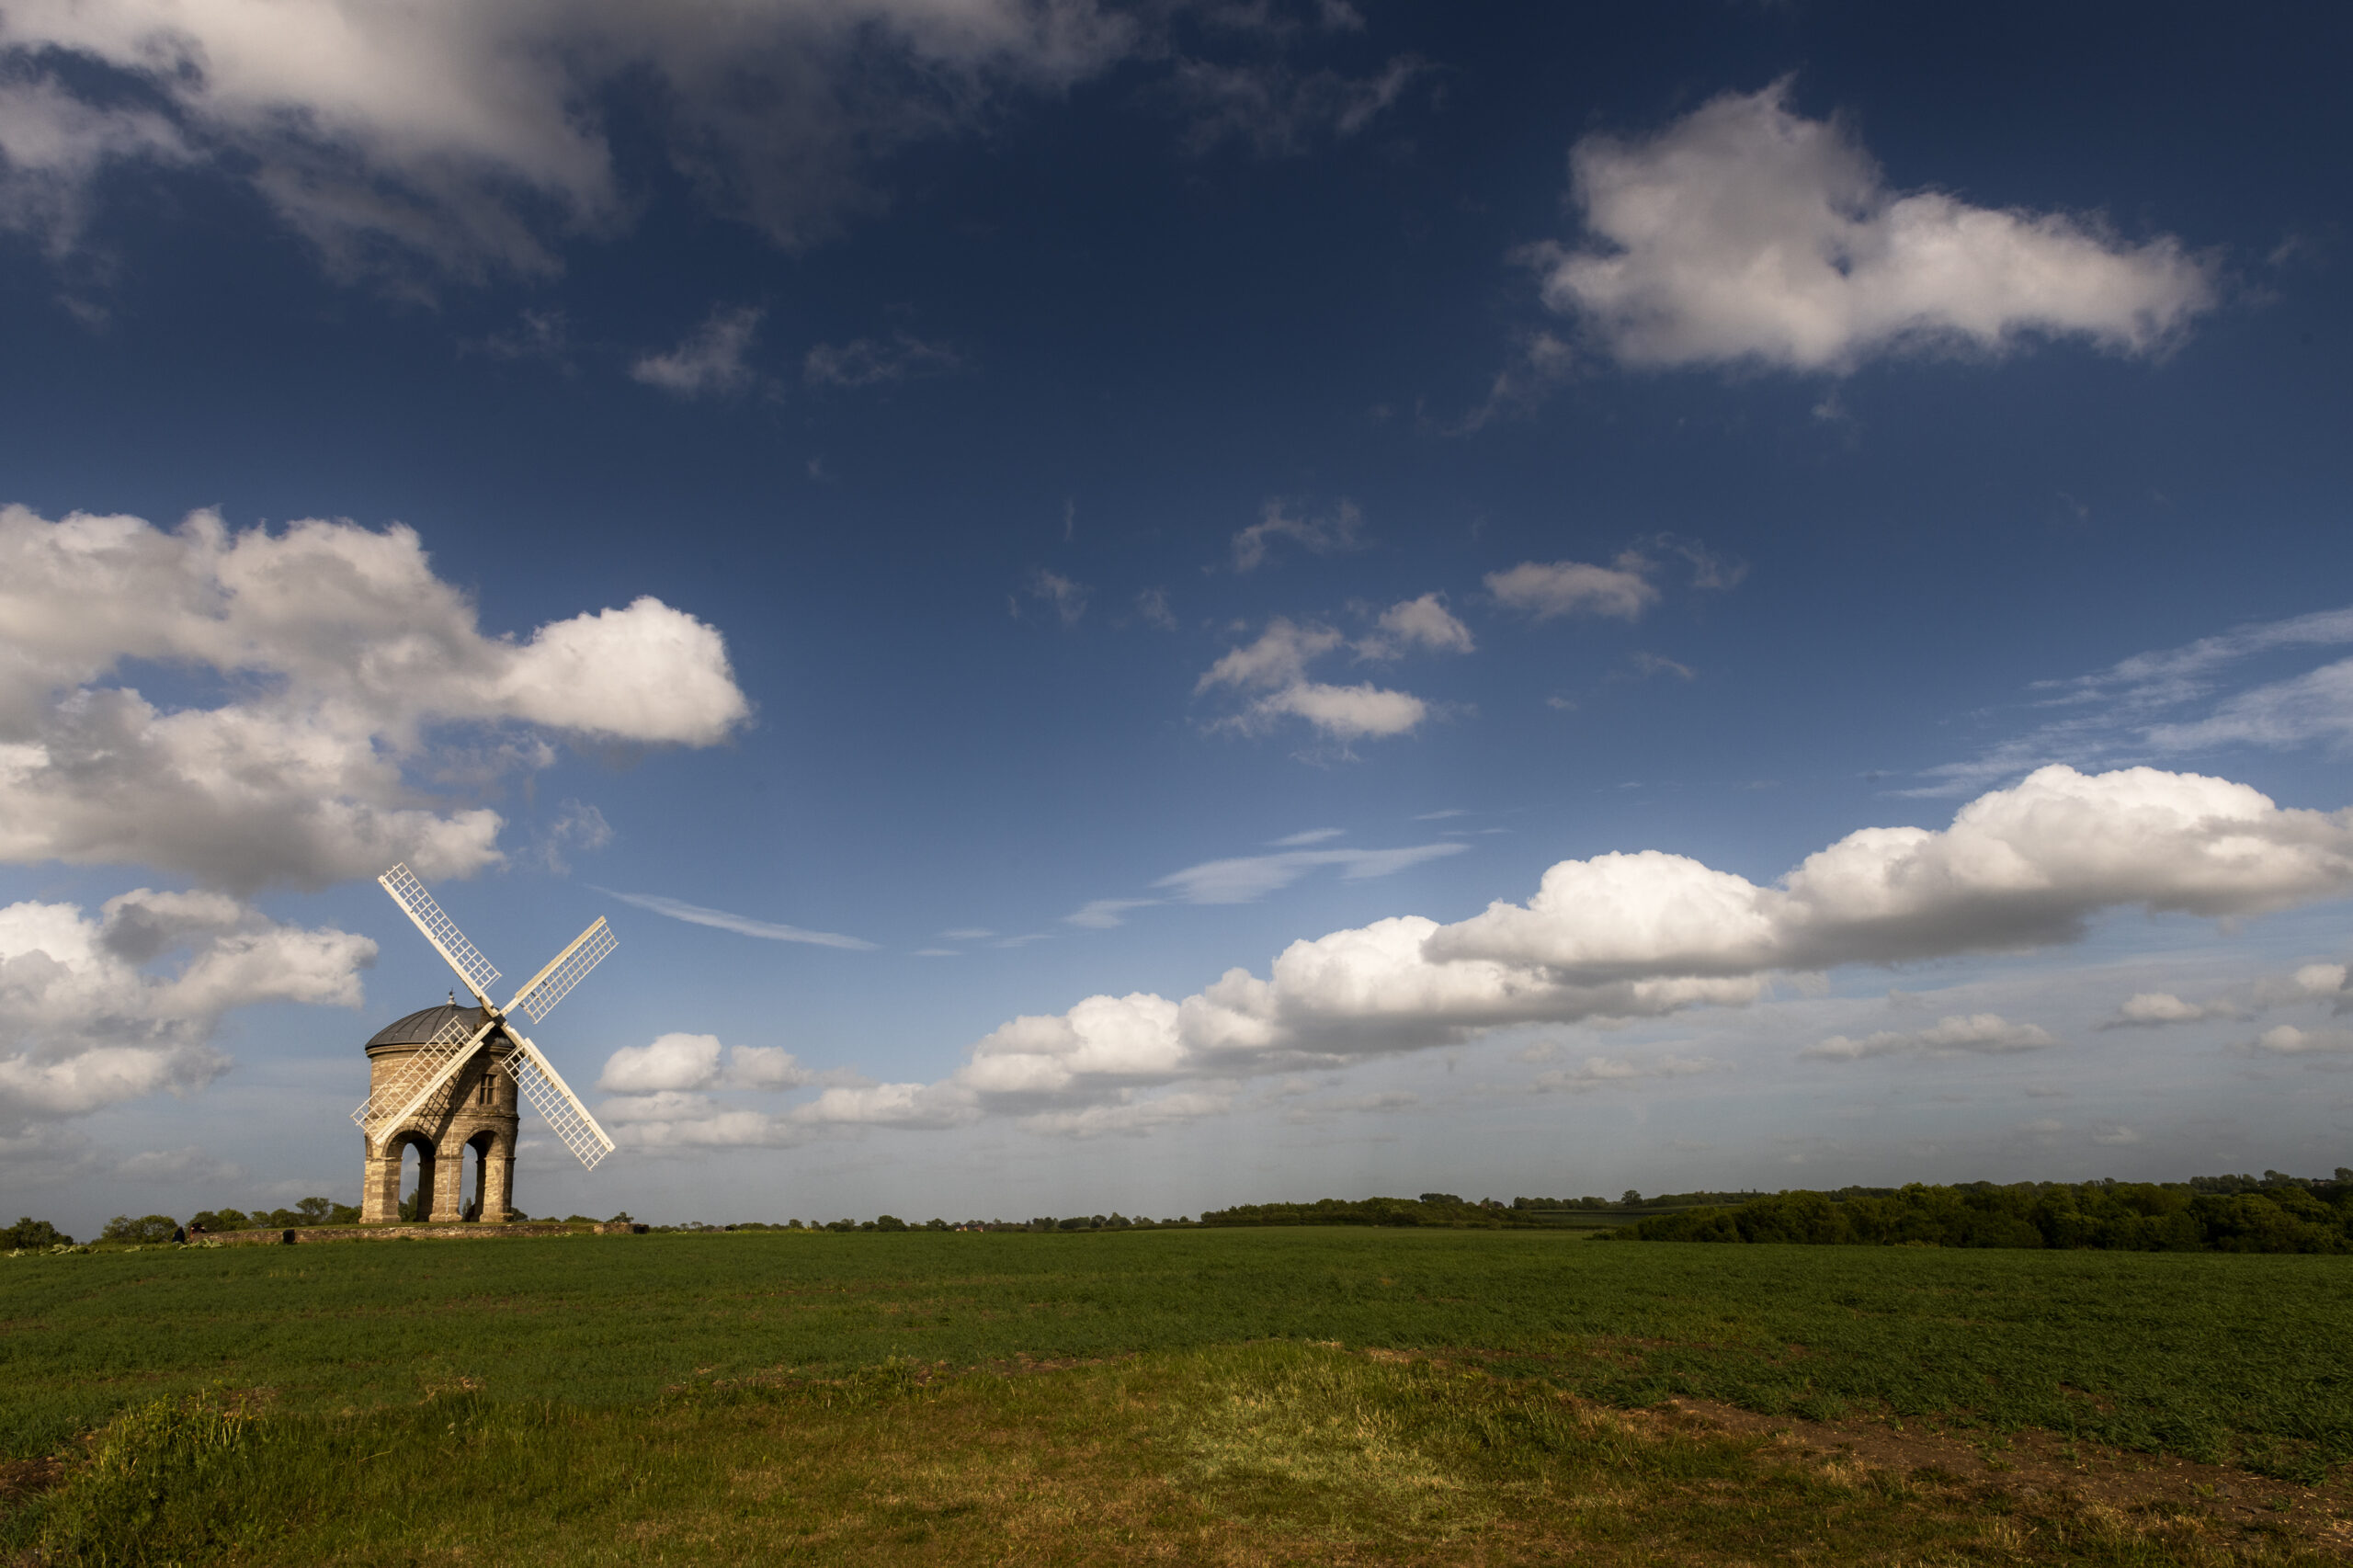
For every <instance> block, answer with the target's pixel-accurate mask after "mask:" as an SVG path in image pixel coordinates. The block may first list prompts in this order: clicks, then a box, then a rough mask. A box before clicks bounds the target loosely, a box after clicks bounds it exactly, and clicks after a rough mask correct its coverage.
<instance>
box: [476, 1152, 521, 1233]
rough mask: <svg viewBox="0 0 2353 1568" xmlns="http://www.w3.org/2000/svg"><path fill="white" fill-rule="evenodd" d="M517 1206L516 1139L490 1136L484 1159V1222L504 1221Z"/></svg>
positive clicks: (501, 1222)
mask: <svg viewBox="0 0 2353 1568" xmlns="http://www.w3.org/2000/svg"><path fill="white" fill-rule="evenodd" d="M514 1210H515V1140H514V1139H513V1138H512V1137H511V1136H506V1137H498V1138H494V1139H492V1140H491V1143H490V1150H489V1152H488V1153H486V1154H484V1155H483V1162H482V1217H483V1222H484V1223H485V1224H492V1225H503V1224H505V1223H506V1217H507V1215H509V1214H511V1213H512V1212H514Z"/></svg>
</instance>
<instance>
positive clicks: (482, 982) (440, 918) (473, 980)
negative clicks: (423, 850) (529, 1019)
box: [376, 861, 498, 1013]
mask: <svg viewBox="0 0 2353 1568" xmlns="http://www.w3.org/2000/svg"><path fill="white" fill-rule="evenodd" d="M376 885H377V886H379V887H381V888H382V889H383V890H384V892H387V893H389V894H390V895H392V902H393V903H397V904H399V905H400V906H401V912H402V913H403V914H404V915H407V916H408V917H409V919H411V920H412V921H414V922H415V924H416V928H417V929H418V930H419V931H422V932H424V933H425V939H426V941H428V942H430V943H432V944H433V950H434V951H435V952H437V953H439V954H440V955H441V957H442V958H443V959H444V960H447V961H448V963H449V967H450V968H451V969H453V970H456V971H458V978H459V979H460V980H462V981H464V982H465V983H466V989H467V990H469V991H471V992H472V993H473V994H474V1000H475V1001H477V1002H480V1003H481V1004H482V1005H483V1006H484V1007H485V1008H487V1009H489V1010H490V1011H491V1012H492V1013H496V1012H497V1011H498V1008H497V1006H496V1005H495V1004H494V1003H493V1002H492V1001H491V999H490V988H491V986H492V985H493V984H494V983H496V981H497V979H498V966H497V965H496V964H494V963H492V962H491V961H490V960H488V959H486V958H484V957H483V953H482V949H480V948H477V947H475V946H474V945H473V944H472V942H469V941H467V940H466V934H465V933H464V932H463V931H460V930H459V929H458V923H457V922H456V921H454V920H452V919H450V918H449V916H448V915H445V914H443V913H442V912H441V906H440V905H439V904H438V903H434V902H433V895H432V894H431V893H429V892H426V891H425V884H424V883H423V882H421V881H417V880H416V873H415V871H412V870H410V869H408V865H407V863H406V862H405V861H404V862H403V863H402V864H400V865H397V866H394V867H393V868H392V869H391V870H389V871H386V872H385V873H384V874H383V875H382V876H381V877H378V878H377V879H376Z"/></svg>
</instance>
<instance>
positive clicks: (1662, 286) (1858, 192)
mask: <svg viewBox="0 0 2353 1568" xmlns="http://www.w3.org/2000/svg"><path fill="white" fill-rule="evenodd" d="M1570 165H1571V172H1572V176H1573V180H1574V192H1575V197H1576V201H1577V204H1578V206H1579V208H1580V209H1581V210H1582V211H1583V213H1584V216H1585V222H1586V228H1587V229H1588V230H1589V231H1590V233H1591V236H1592V243H1591V244H1586V245H1584V246H1581V247H1574V248H1572V247H1569V246H1564V245H1561V244H1551V243H1547V244H1540V245H1536V246H1531V247H1529V249H1527V250H1526V251H1524V252H1523V253H1522V258H1523V259H1524V260H1526V261H1527V262H1528V263H1529V265H1531V266H1533V267H1535V268H1536V269H1537V271H1538V273H1539V275H1540V278H1541V284H1542V294H1543V299H1544V301H1545V303H1546V304H1547V305H1549V306H1551V307H1552V309H1554V310H1556V311H1559V312H1563V313H1564V314H1571V315H1574V316H1576V317H1577V318H1579V319H1580V320H1581V321H1582V322H1583V323H1584V324H1585V325H1586V328H1587V330H1588V331H1589V332H1590V333H1591V334H1592V335H1593V337H1594V338H1595V340H1596V341H1597V342H1598V343H1600V344H1602V345H1603V346H1605V347H1607V348H1608V351H1609V352H1611V353H1612V354H1614V355H1616V356H1617V357H1618V358H1620V359H1621V360H1623V361H1625V362H1626V363H1629V364H1635V365H1659V366H1667V365H1693V364H1723V363H1733V362H1739V361H1748V362H1752V363H1756V364H1763V365H1770V366H1776V367H1781V368H1786V369H1801V370H1827V371H1833V372H1841V371H1846V370H1849V369H1853V368H1854V367H1855V366H1856V365H1857V364H1859V363H1860V362H1861V361H1863V360H1864V359H1866V358H1870V357H1871V356H1873V355H1876V354H1883V353H1888V352H1891V351H1898V350H1903V349H1907V348H1949V347H1966V348H1970V349H1974V350H1978V351H1985V352H1999V351H2002V350H2005V349H2007V348H2010V347H2013V346H2015V345H2016V344H2018V342H2019V341H2020V340H2021V339H2023V338H2026V337H2028V336H2030V335H2052V336H2060V335H2065V336H2077V337H2083V338H2086V339H2089V340H2090V341H2092V342H2093V343H2096V344H2097V345H2099V346H2100V347H2103V348H2107V349H2110V350H2113V351H2115V352H2119V353H2128V354H2145V353H2150V352H2153V351H2154V350H2157V349H2159V348H2161V347H2164V346H2165V344H2167V343H2168V342H2170V341H2172V340H2173V339H2174V338H2175V337H2176V336H2177V335H2178V334H2179V333H2180V332H2181V331H2182V329H2183V328H2184V326H2185V325H2186V324H2188V322H2189V321H2190V320H2191V319H2192V318H2193V317H2194V316H2196V315H2197V314H2198V313H2199V312H2201V311H2204V310H2206V309H2208V308H2210V307H2211V305H2212V304H2213V302H2214V300H2215V286H2214V282H2213V279H2212V278H2211V272H2210V268H2209V267H2207V266H2206V264H2204V263H2203V262H2201V261H2200V260H2199V259H2198V258H2196V257H2194V256H2190V255H2189V254H2188V253H2187V252H2186V251H2185V250H2184V249H2183V247H2182V244H2181V243H2180V242H2179V241H2178V240H2177V239H2174V238H2172V237H2171V236H2160V237H2158V238H2156V239H2154V240H2149V241H2146V242H2143V243H2141V244H2129V243H2126V242H2124V241H2121V240H2119V239H2117V238H2115V237H2114V236H2112V235H2110V234H2109V233H2107V232H2106V230H2105V229H2104V227H2103V225H2102V224H2101V223H2100V222H2098V221H2097V219H2096V218H2087V217H2083V216H2077V215H2072V214H2068V213H2063V212H2040V213H2038V212H2025V211H2018V210H2001V209H1995V208H1986V207H1977V206H1972V205H1971V204H1970V203H1968V202H1965V201H1962V200H1960V199H1957V198H1954V197H1951V196H1949V195H1946V194H1944V193H1942V192H1939V191H1934V190H1921V191H1912V192H1902V191H1898V190H1895V189H1893V188H1891V187H1889V185H1888V184H1887V181H1886V178H1885V176H1883V174H1882V173H1881V170H1880V168H1879V166H1878V165H1877V164H1876V163H1874V162H1873V160H1872V159H1871V157H1870V153H1867V152H1866V151H1864V149H1863V147H1862V146H1861V144H1860V143H1859V142H1857V141H1856V139H1855V137H1854V136H1853V134H1852V133H1851V132H1850V131H1848V130H1847V128H1846V127H1844V126H1842V125H1840V124H1839V123H1837V122H1836V121H1835V120H1812V119H1803V118H1802V117H1801V116H1799V115H1797V114H1795V113H1793V112H1792V111H1791V110H1790V107H1789V96H1788V84H1787V83H1777V84H1775V85H1772V86H1769V87H1767V88H1765V89H1764V90H1763V91H1761V92H1756V93H1748V94H1740V93H1732V94H1726V95H1724V96H1722V97H1717V98H1714V99H1712V100H1711V101H1710V102H1708V103H1706V104H1703V105H1701V106H1700V107H1699V108H1697V109H1695V110H1693V111H1692V112H1691V113H1690V114H1688V115H1687V116H1685V117H1684V118H1683V119H1678V120H1677V121H1675V122H1674V123H1672V124H1670V125H1668V126H1667V127H1665V129H1664V130H1662V131H1658V132H1657V133H1656V134H1654V135H1652V136H1649V137H1645V138H1642V139H1638V140H1633V141H1626V140H1620V139H1619V138H1616V137H1611V136H1606V135H1593V136H1588V137H1586V138H1585V139H1584V140H1582V141H1580V142H1578V143H1577V144H1576V146H1575V147H1574V149H1573V151H1572V152H1571V154H1570Z"/></svg>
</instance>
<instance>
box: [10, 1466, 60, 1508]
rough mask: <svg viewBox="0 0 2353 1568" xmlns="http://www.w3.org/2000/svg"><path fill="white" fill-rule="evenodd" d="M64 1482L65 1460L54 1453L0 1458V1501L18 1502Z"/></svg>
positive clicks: (49, 1490) (55, 1487) (52, 1488)
mask: <svg viewBox="0 0 2353 1568" xmlns="http://www.w3.org/2000/svg"><path fill="white" fill-rule="evenodd" d="M64 1483H65V1461H64V1460H63V1459H62V1458H60V1457H58V1456H57V1455H55V1454H48V1455H44V1456H43V1457H41V1458H40V1459H33V1460H0V1503H20V1502H22V1501H23V1500H24V1499H26V1498H28V1497H31V1496H35V1495H37V1494H40V1493H43V1492H51V1491H54V1490H56V1489H57V1488H58V1487H60V1486H63V1484H64Z"/></svg>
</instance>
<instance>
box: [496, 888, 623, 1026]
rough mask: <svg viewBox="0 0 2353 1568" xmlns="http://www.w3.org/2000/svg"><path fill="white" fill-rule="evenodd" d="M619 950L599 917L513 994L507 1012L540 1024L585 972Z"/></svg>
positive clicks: (583, 978)
mask: <svg viewBox="0 0 2353 1568" xmlns="http://www.w3.org/2000/svg"><path fill="white" fill-rule="evenodd" d="M618 947H620V938H619V937H615V936H614V935H613V928H612V927H611V926H608V925H606V924H605V917H604V916H603V915H598V916H597V918H596V920H595V922H594V923H592V924H591V925H590V926H589V927H588V929H586V930H585V931H583V932H581V933H580V935H578V936H577V937H574V938H572V944H571V946H569V947H567V948H565V949H563V951H562V952H560V953H558V954H556V956H555V957H553V958H551V959H550V960H548V961H547V963H546V964H545V965H544V966H542V967H541V969H540V972H539V973H537V974H535V975H533V976H531V978H530V981H529V983H528V984H526V985H525V986H524V987H523V989H522V990H520V991H517V993H515V1000H513V1001H512V1002H509V1003H507V1004H506V1010H507V1011H508V1012H510V1013H512V1012H516V1011H517V1010H519V1011H522V1012H524V1013H528V1014H529V1015H530V1018H531V1022H533V1023H535V1024H536V1023H538V1022H540V1020H541V1019H543V1018H545V1017H547V1016H548V1015H549V1014H550V1013H552V1012H554V1011H555V1005H556V1004H557V1003H558V1002H561V1001H563V998H564V996H565V994H567V993H569V992H570V991H571V990H572V988H573V987H574V986H575V985H577V984H579V983H581V982H582V981H583V980H585V979H586V978H587V977H588V971H590V970H592V969H595V968H596V967H597V964H598V963H599V962H601V961H602V960H603V959H604V957H605V955H606V954H607V953H609V952H611V951H612V950H613V949H615V948H618Z"/></svg>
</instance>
